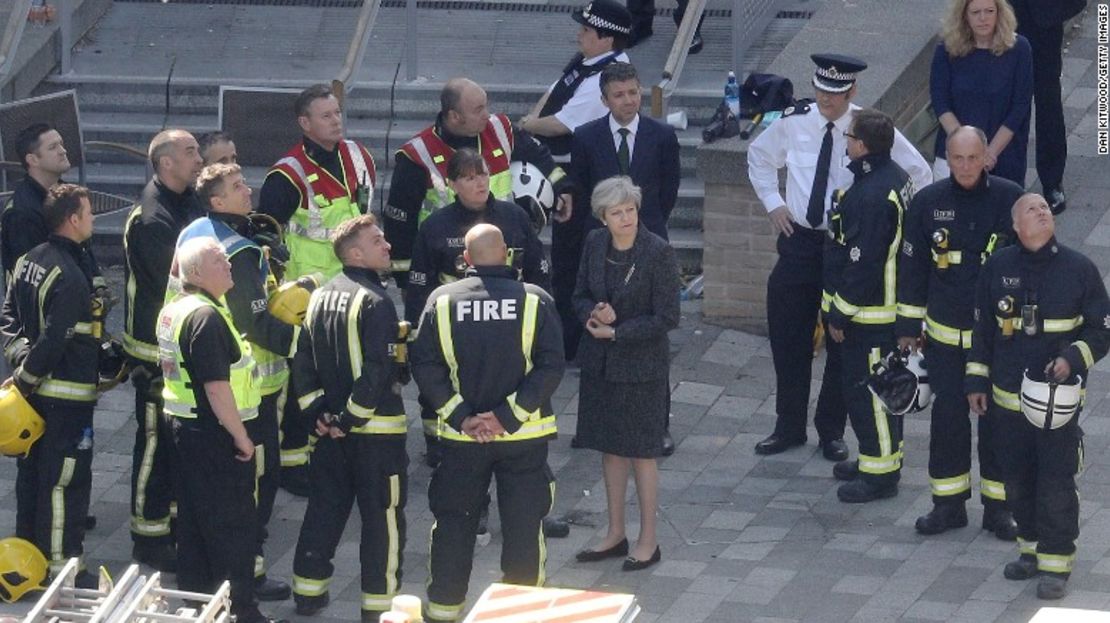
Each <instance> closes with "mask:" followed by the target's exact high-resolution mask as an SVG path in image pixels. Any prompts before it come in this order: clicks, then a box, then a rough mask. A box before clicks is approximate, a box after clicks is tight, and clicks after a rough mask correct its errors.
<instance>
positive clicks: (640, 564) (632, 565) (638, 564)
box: [621, 545, 663, 571]
mask: <svg viewBox="0 0 1110 623" xmlns="http://www.w3.org/2000/svg"><path fill="white" fill-rule="evenodd" d="M660 560H663V555H662V553H661V552H660V551H659V546H658V545H656V546H655V553H654V554H652V555H651V558H648V559H647V560H637V559H635V558H633V557H631V556H629V557H628V558H625V559H624V563H622V564H621V571H640V570H641V569H647V568H648V567H650V566H652V565H654V564H655V563H657V562H659V561H660Z"/></svg>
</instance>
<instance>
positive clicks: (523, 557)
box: [411, 224, 564, 621]
mask: <svg viewBox="0 0 1110 623" xmlns="http://www.w3.org/2000/svg"><path fill="white" fill-rule="evenodd" d="M465 242H466V261H467V263H468V264H469V265H470V266H471V267H473V272H472V273H471V275H472V276H469V277H467V278H465V279H462V280H460V281H456V282H455V283H451V284H448V285H444V286H442V287H440V288H437V289H436V290H435V291H434V292H432V294H431V296H430V297H429V299H428V303H427V305H426V307H425V309H424V313H423V315H422V317H421V320H420V329H419V331H418V333H417V338H416V341H415V342H414V343H413V345H412V349H411V355H412V356H411V359H412V374H413V378H414V379H415V380H416V383H417V385H419V387H420V392H421V393H422V394H423V395H424V396H425V398H426V400H427V402H428V403H429V404H430V405H431V406H432V408H433V409H435V411H436V413H437V414H438V416H439V420H438V423H437V434H438V436H439V439H440V440H441V442H442V443H443V445H444V450H443V459H442V461H441V462H440V464H439V466H438V467H436V469H435V471H434V472H433V474H432V481H431V484H430V486H429V488H428V505H429V507H430V508H431V511H432V514H433V515H434V516H435V524H434V527H433V529H432V544H431V561H430V565H429V567H430V572H429V578H428V604H427V610H426V612H425V614H426V616H427V620H429V621H455V620H458V618H459V617H460V616H461V615H462V611H463V606H464V602H465V599H466V592H467V585H468V583H469V580H470V569H471V565H472V563H473V555H474V543H475V540H476V534H477V529H478V520H479V514H480V509H481V506H482V503H483V499H484V497H485V494H486V491H487V490H488V489H489V485H490V480H491V478H492V476H493V475H495V474H496V476H497V502H498V505H499V508H500V514H501V525H502V534H503V537H504V542H503V545H502V553H501V570H502V573H503V574H504V581H505V582H509V583H512V584H522V585H531V586H540V585H542V584H543V582H544V577H545V576H544V562H545V557H546V555H545V551H546V547H545V545H544V536H543V530H542V527H541V524H542V520H543V517H544V516H545V515H546V514H547V513H548V512H550V510H551V505H552V503H553V502H554V493H555V487H554V481H553V476H552V474H551V470H550V468H549V467H548V465H547V442H548V441H549V440H551V439H553V438H554V437H555V434H556V430H555V414H554V412H553V410H552V408H551V395H552V393H554V391H555V389H556V387H558V385H559V381H560V380H561V378H562V375H563V365H564V362H563V348H562V344H563V342H562V329H561V326H560V323H559V316H558V314H557V313H556V311H555V303H554V301H553V300H552V299H551V297H550V295H548V294H547V293H546V292H544V291H543V290H542V289H541V288H539V287H537V286H534V285H532V284H526V283H520V282H519V281H517V279H516V274H515V271H514V270H513V268H512V267H510V266H506V265H505V260H506V259H507V255H508V252H507V249H506V246H505V241H504V239H503V238H502V236H501V232H500V230H498V229H497V228H496V227H495V226H493V225H489V224H481V225H477V226H475V227H474V228H472V229H471V230H470V231H469V232H467V234H466V241H465Z"/></svg>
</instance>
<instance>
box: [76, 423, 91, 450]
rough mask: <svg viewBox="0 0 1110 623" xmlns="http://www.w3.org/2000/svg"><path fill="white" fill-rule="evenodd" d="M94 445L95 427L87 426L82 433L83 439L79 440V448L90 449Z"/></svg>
mask: <svg viewBox="0 0 1110 623" xmlns="http://www.w3.org/2000/svg"><path fill="white" fill-rule="evenodd" d="M92 447H93V429H92V428H91V427H89V428H85V430H84V431H82V433H81V441H79V442H77V449H78V450H89V449H91V448H92Z"/></svg>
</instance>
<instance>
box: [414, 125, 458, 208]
mask: <svg viewBox="0 0 1110 623" xmlns="http://www.w3.org/2000/svg"><path fill="white" fill-rule="evenodd" d="M409 143H410V144H411V145H412V148H413V149H415V150H416V155H417V156H418V157H419V158H420V162H421V163H422V164H423V165H424V168H425V169H427V170H428V178H429V179H431V180H432V188H433V189H435V191H436V194H437V195H439V201H440V204H439V205H440V207H443V206H445V205H447V204H449V203H451V195H450V192H449V191H448V189H447V182H446V181H445V180H444V179H443V176H442V175H440V174H439V169H438V168H436V163H435V160H433V159H432V154H431V152H429V151H428V146H427V145H425V144H424V139H422V138H420V137H419V136H417V137H414V138H413V139H412V140H411V141H409Z"/></svg>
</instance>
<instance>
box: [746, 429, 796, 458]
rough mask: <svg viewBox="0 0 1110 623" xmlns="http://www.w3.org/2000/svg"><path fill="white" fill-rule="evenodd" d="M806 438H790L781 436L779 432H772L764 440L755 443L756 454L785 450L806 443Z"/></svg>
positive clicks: (776, 452) (775, 452)
mask: <svg viewBox="0 0 1110 623" xmlns="http://www.w3.org/2000/svg"><path fill="white" fill-rule="evenodd" d="M805 442H806V438H805V437H801V438H790V437H781V436H779V435H778V434H777V433H776V434H772V435H771V436H769V437H767V438H766V439H764V440H763V441H761V442H759V443H757V444H755V453H756V454H778V453H780V452H785V451H787V450H789V449H790V448H793V447H794V446H802V445H805Z"/></svg>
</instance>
